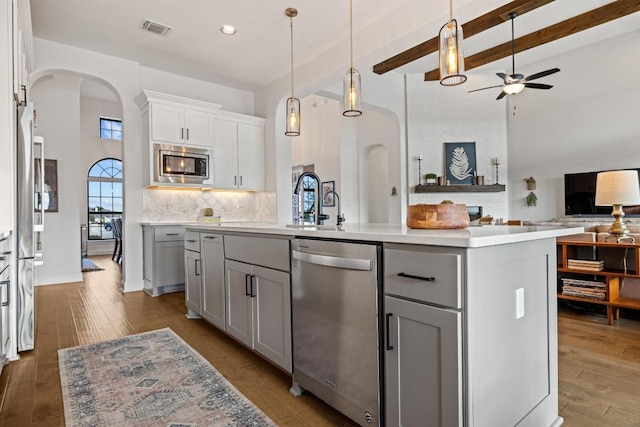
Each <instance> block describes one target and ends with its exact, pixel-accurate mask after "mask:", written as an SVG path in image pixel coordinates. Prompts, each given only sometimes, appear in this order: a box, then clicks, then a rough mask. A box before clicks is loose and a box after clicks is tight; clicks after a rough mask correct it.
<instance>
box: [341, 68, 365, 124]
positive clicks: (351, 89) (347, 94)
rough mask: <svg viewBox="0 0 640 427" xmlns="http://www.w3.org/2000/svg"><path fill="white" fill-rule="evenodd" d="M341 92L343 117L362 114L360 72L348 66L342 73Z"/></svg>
mask: <svg viewBox="0 0 640 427" xmlns="http://www.w3.org/2000/svg"><path fill="white" fill-rule="evenodd" d="M342 94H343V97H344V111H343V112H342V115H343V116H345V117H356V116H359V115H361V114H362V107H361V106H360V73H359V72H358V70H356V69H355V68H349V70H347V73H346V74H345V75H344V79H343V88H342Z"/></svg>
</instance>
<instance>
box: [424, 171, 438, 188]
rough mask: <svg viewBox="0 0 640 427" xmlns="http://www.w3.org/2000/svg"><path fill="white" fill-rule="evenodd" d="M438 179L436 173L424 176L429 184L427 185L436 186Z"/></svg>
mask: <svg viewBox="0 0 640 427" xmlns="http://www.w3.org/2000/svg"><path fill="white" fill-rule="evenodd" d="M437 178H438V175H436V174H435V173H428V174H426V175H425V176H424V179H425V180H426V182H427V185H436V179H437Z"/></svg>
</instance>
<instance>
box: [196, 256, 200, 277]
mask: <svg viewBox="0 0 640 427" xmlns="http://www.w3.org/2000/svg"><path fill="white" fill-rule="evenodd" d="M198 261H200V260H199V259H197V260H195V269H196V276H199V275H200V273H199V272H198Z"/></svg>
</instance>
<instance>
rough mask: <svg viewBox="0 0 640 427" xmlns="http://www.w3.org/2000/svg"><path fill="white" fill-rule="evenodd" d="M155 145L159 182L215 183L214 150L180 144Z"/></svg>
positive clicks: (156, 169)
mask: <svg viewBox="0 0 640 427" xmlns="http://www.w3.org/2000/svg"><path fill="white" fill-rule="evenodd" d="M153 146H154V152H155V156H154V157H155V168H154V170H155V180H156V181H157V182H168V183H174V184H198V185H209V184H212V183H213V180H212V173H211V172H212V165H213V150H207V149H205V148H195V147H183V146H180V145H162V144H154V145H153Z"/></svg>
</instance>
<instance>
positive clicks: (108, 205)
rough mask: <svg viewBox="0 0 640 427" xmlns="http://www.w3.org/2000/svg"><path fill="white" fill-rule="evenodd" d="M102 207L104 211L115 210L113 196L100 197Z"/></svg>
mask: <svg viewBox="0 0 640 427" xmlns="http://www.w3.org/2000/svg"><path fill="white" fill-rule="evenodd" d="M100 207H101V208H102V210H103V211H104V212H112V211H113V201H112V199H111V197H101V198H100Z"/></svg>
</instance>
